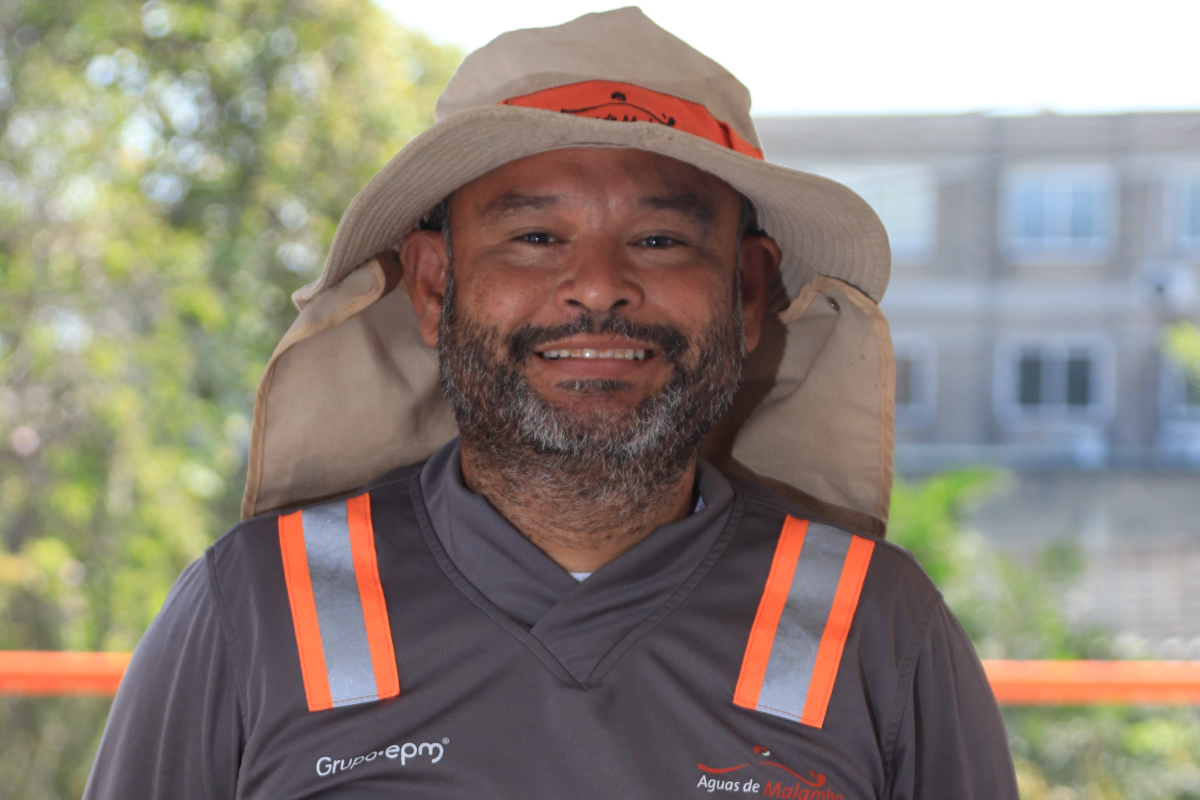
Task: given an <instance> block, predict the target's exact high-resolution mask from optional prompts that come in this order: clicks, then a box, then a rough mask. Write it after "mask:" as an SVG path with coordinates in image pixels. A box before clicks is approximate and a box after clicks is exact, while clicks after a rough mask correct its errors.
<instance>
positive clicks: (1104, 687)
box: [0, 651, 1200, 706]
mask: <svg viewBox="0 0 1200 800" xmlns="http://www.w3.org/2000/svg"><path fill="white" fill-rule="evenodd" d="M128 664H129V654H128V653H58V652H36V651H0V693H2V694H25V695H69V694H112V693H114V692H115V691H116V690H117V685H118V684H119V683H120V682H121V675H123V674H124V672H125V667H126V666H127V665H128ZM983 666H984V669H986V670H987V675H988V679H989V680H990V681H991V683H992V689H993V691H995V693H996V699H997V700H999V701H1000V702H1001V703H1002V704H1004V705H1058V706H1063V705H1090V704H1097V703H1121V704H1159V703H1163V704H1186V705H1200V661H984V662H983Z"/></svg>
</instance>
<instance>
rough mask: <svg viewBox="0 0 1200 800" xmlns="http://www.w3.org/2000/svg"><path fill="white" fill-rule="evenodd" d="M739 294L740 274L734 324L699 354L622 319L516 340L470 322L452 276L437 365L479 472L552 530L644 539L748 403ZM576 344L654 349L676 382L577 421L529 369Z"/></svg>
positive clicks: (708, 339)
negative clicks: (592, 337)
mask: <svg viewBox="0 0 1200 800" xmlns="http://www.w3.org/2000/svg"><path fill="white" fill-rule="evenodd" d="M740 294H741V292H740V286H739V282H738V280H737V275H736V273H735V279H734V286H733V293H731V297H730V304H729V305H730V309H729V313H728V314H727V315H726V316H725V318H724V319H720V318H718V320H717V321H714V322H713V323H712V324H711V325H710V326H709V327H708V328H707V329H706V330H705V331H704V332H703V334H702V335H701V337H698V341H696V342H689V341H688V340H687V338H686V337H685V336H684V335H683V334H682V333H681V332H680V331H679V330H678V329H676V328H674V327H672V326H666V325H638V324H634V323H630V322H627V321H625V320H622V319H621V318H619V317H616V316H614V315H607V316H605V317H602V318H599V319H597V318H595V317H594V316H592V315H589V314H587V313H586V312H585V313H584V314H583V315H581V316H580V317H578V318H576V319H575V320H573V321H571V322H569V323H566V324H564V325H559V326H554V327H551V328H544V327H540V326H531V325H526V326H524V327H522V328H521V329H519V330H518V331H516V332H515V333H514V334H512V335H511V336H509V337H507V338H505V337H503V336H502V335H501V334H500V333H499V331H497V330H495V329H494V328H487V327H484V326H482V325H479V324H478V323H475V322H474V321H472V320H469V319H466V318H465V317H464V316H462V315H461V314H460V312H459V309H458V308H457V307H456V305H455V301H454V278H453V269H451V270H449V273H448V278H447V284H446V292H445V297H444V301H443V304H442V318H441V323H440V326H439V346H438V360H439V363H440V366H441V374H442V388H443V391H444V392H445V395H446V397H447V398H448V399H449V401H450V405H451V407H452V408H453V410H454V417H455V420H456V421H457V423H458V429H459V433H460V435H461V436H462V440H463V445H464V448H469V449H470V451H471V453H472V456H473V457H474V458H475V459H476V461H475V462H473V463H475V466H476V467H477V468H479V469H480V470H481V471H482V472H484V473H487V474H490V475H492V476H495V478H499V479H500V482H501V483H502V484H507V487H506V490H505V498H506V500H507V501H508V502H511V503H513V504H515V505H517V506H518V507H528V506H532V505H537V506H538V507H539V509H540V511H541V512H542V513H543V514H544V513H546V511H547V510H549V511H550V515H551V517H555V518H554V519H551V520H548V521H550V522H551V523H552V524H554V526H555V527H557V528H559V529H561V530H574V531H577V532H585V531H589V530H594V531H600V530H613V529H617V528H622V529H630V528H636V527H638V521H639V520H640V519H642V518H644V517H647V516H650V515H651V513H652V512H653V510H654V509H655V508H656V507H657V506H658V504H659V503H660V502H661V501H662V500H663V499H664V498H666V497H668V496H669V495H671V494H672V493H673V491H674V490H675V488H676V487H677V485H678V483H679V481H680V480H681V479H682V478H683V476H684V474H685V473H686V471H687V469H688V468H689V466H690V465H691V464H692V461H693V459H694V458H695V456H696V451H697V449H698V448H699V445H700V441H701V439H703V438H704V434H705V433H707V432H708V430H709V429H710V428H711V427H712V425H713V424H714V423H715V422H716V421H717V419H718V418H719V417H720V416H721V414H723V413H724V412H725V410H726V409H727V408H728V407H729V404H730V402H732V400H733V395H734V393H735V392H736V391H737V387H738V382H739V380H740V378H741V369H742V361H743V359H744V356H745V353H744V342H745V337H744V332H743V331H744V321H743V317H742V307H741V303H740V302H739V301H740ZM734 298H738V300H734ZM577 333H614V334H617V335H620V336H627V337H629V338H631V339H637V340H640V341H646V342H650V343H652V344H654V345H655V346H656V349H657V350H658V353H659V357H662V358H665V359H667V360H668V361H669V362H670V363H671V364H672V366H673V367H674V371H673V374H672V376H671V378H670V379H669V380H668V381H667V383H666V384H665V385H664V386H663V387H662V389H660V390H659V391H658V392H657V393H656V394H654V395H652V396H651V397H648V398H646V399H645V400H643V401H642V402H641V403H639V404H638V405H637V406H636V407H634V408H632V409H629V410H627V411H624V412H613V411H611V410H607V409H605V410H596V411H591V412H582V413H579V412H568V411H567V410H565V409H563V408H560V407H558V406H556V405H554V404H552V403H549V402H548V401H546V400H545V399H544V398H542V397H541V396H540V395H539V394H538V393H537V392H536V391H535V390H534V388H533V387H532V385H531V384H530V383H529V381H528V379H527V378H526V377H525V376H524V375H523V374H522V372H521V371H520V367H521V365H522V364H523V363H524V361H525V359H527V358H539V357H540V356H537V355H536V354H534V350H533V348H534V347H535V346H536V345H538V344H541V343H545V342H551V341H554V340H558V339H562V338H565V337H567V336H570V335H573V334H577ZM559 387H560V388H564V389H569V390H571V391H576V392H579V393H581V394H603V393H608V392H613V391H618V390H621V389H623V388H625V387H626V385H625V383H624V382H622V381H616V380H577V381H567V382H563V383H560V384H559ZM556 509H557V510H558V511H556ZM596 544H597V545H598V544H599V542H597V543H596Z"/></svg>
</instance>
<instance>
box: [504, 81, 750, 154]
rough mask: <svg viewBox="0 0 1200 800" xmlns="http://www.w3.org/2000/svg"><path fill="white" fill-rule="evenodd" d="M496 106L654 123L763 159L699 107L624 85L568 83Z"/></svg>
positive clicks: (647, 90) (687, 101)
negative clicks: (520, 107)
mask: <svg viewBox="0 0 1200 800" xmlns="http://www.w3.org/2000/svg"><path fill="white" fill-rule="evenodd" d="M501 105H509V106H522V107H524V108H542V109H545V110H547V111H558V112H560V113H563V114H574V115H575V116H577V117H592V118H594V119H609V120H614V121H616V122H650V123H658V124H660V125H666V126H668V127H671V128H677V129H679V130H681V131H684V132H685V133H690V134H692V135H693V136H699V137H700V138H701V139H708V140H709V141H710V142H716V143H717V144H719V145H721V146H722V147H728V148H729V149H730V150H733V151H735V152H738V153H742V154H743V155H747V156H751V157H753V158H757V159H758V160H760V161H762V160H763V153H762V150H759V149H758V148H757V147H755V146H754V145H752V144H750V143H749V142H747V141H746V140H745V139H743V138H742V137H741V136H738V135H737V133H735V132H734V131H733V129H732V128H730V127H729V125H727V124H726V123H724V122H722V121H721V120H719V119H717V118H716V117H714V116H713V115H712V113H710V112H709V110H708V109H707V108H705V107H704V106H702V105H700V104H699V103H693V102H691V101H690V100H683V99H681V98H678V97H674V96H672V95H669V94H663V93H662V92H655V91H652V90H650V89H643V88H642V87H640V86H634V85H632V84H629V83H616V82H613V81H581V82H580V83H569V84H567V85H565V86H555V87H554V88H553V89H543V90H542V91H540V92H533V93H532V94H525V95H521V96H520V97H510V98H509V99H508V100H505V101H504V102H503V103H502V104H501Z"/></svg>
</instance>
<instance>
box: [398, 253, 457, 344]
mask: <svg viewBox="0 0 1200 800" xmlns="http://www.w3.org/2000/svg"><path fill="white" fill-rule="evenodd" d="M449 267H450V259H449V258H447V256H446V242H445V240H444V239H442V234H441V232H440V231H413V232H412V233H410V234H409V235H408V236H406V237H404V241H403V242H402V243H401V245H400V268H401V270H403V272H404V285H405V287H406V288H407V289H408V296H409V298H410V299H411V300H412V304H413V310H415V311H416V312H417V325H418V327H419V329H420V331H421V339H422V340H423V341H424V342H425V344H427V345H429V346H430V347H437V344H438V323H439V322H441V319H442V298H443V297H445V295H446V274H447V270H448V269H449Z"/></svg>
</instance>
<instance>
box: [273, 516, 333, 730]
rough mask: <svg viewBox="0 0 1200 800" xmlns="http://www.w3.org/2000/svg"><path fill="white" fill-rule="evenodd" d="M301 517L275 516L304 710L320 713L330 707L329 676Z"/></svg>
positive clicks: (331, 700)
mask: <svg viewBox="0 0 1200 800" xmlns="http://www.w3.org/2000/svg"><path fill="white" fill-rule="evenodd" d="M301 514H302V512H300V511H297V512H295V513H292V514H284V515H281V516H280V517H279V549H280V552H281V553H282V555H283V579H284V581H285V582H286V583H287V592H288V602H289V603H290V604H291V606H292V624H293V625H294V626H295V629H296V646H297V648H298V649H299V651H300V672H301V674H302V675H303V676H304V695H305V697H306V698H307V699H308V710H309V711H320V710H322V709H326V708H333V698H332V696H331V695H330V692H329V675H328V674H327V673H326V671H325V649H324V648H323V647H322V646H321V626H320V624H319V623H318V622H317V603H316V599H315V598H314V597H313V589H312V579H311V578H310V577H309V574H308V556H307V554H306V552H305V548H304V522H303V519H302V516H301Z"/></svg>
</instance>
